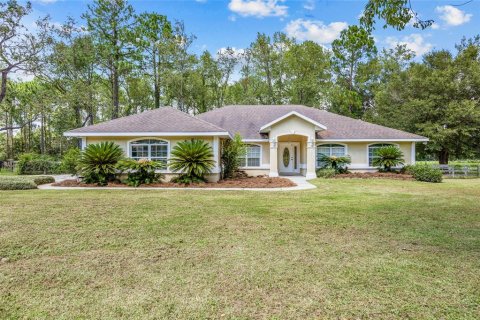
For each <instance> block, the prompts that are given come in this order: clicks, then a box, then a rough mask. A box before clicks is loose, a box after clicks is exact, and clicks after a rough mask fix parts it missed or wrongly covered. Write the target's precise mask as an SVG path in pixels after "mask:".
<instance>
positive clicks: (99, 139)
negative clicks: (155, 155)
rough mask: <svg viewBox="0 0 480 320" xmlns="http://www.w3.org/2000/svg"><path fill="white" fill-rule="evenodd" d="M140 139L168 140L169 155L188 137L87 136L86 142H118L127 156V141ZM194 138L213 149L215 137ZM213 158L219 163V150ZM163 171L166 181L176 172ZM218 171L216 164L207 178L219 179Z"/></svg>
mask: <svg viewBox="0 0 480 320" xmlns="http://www.w3.org/2000/svg"><path fill="white" fill-rule="evenodd" d="M142 139H161V140H165V141H168V142H169V149H168V152H169V156H170V151H171V150H172V148H173V147H175V146H176V145H177V144H178V142H181V141H185V140H189V139H190V138H188V137H148V136H145V137H138V138H136V137H87V138H86V144H87V145H89V144H92V143H99V142H102V141H113V142H114V143H116V144H118V145H119V146H120V148H122V150H123V152H124V154H125V156H129V152H128V144H129V142H130V141H134V140H142ZM195 139H200V140H203V141H205V142H207V143H208V144H209V145H210V146H211V147H212V149H214V139H215V138H214V137H201V136H200V137H195ZM218 148H219V149H220V141H218ZM215 155H216V157H215ZM214 159H215V160H216V162H217V164H219V163H220V152H217V153H216V154H215V152H214ZM164 171H165V174H166V180H167V181H168V180H170V179H171V178H173V177H174V176H176V174H173V173H172V172H171V171H170V170H169V169H167V170H164ZM219 172H220V168H219V166H218V167H216V168H214V170H212V174H211V175H210V176H209V177H207V178H208V179H209V180H212V181H217V180H218V179H219Z"/></svg>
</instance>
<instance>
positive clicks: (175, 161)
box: [169, 139, 215, 184]
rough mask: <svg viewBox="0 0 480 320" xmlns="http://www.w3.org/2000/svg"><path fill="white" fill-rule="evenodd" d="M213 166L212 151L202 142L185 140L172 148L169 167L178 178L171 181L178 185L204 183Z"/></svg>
mask: <svg viewBox="0 0 480 320" xmlns="http://www.w3.org/2000/svg"><path fill="white" fill-rule="evenodd" d="M214 166H215V161H214V160H213V151H212V147H210V145H209V144H208V143H207V142H205V141H203V140H197V139H192V140H186V141H183V142H179V143H178V144H177V145H176V146H175V147H173V149H172V152H171V158H170V163H169V167H170V169H171V170H172V171H173V172H178V173H180V176H178V177H177V178H175V179H174V180H173V181H174V182H178V183H185V184H190V183H200V182H206V179H205V176H206V175H207V174H209V173H210V172H212V169H213V167H214Z"/></svg>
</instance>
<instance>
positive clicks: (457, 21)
mask: <svg viewBox="0 0 480 320" xmlns="http://www.w3.org/2000/svg"><path fill="white" fill-rule="evenodd" d="M435 11H437V12H438V13H440V19H442V20H443V21H445V23H446V24H447V25H449V26H459V25H462V24H464V23H467V22H469V21H470V19H471V18H472V14H470V13H465V11H462V10H460V9H458V8H455V7H453V6H449V5H447V6H440V7H436V8H435Z"/></svg>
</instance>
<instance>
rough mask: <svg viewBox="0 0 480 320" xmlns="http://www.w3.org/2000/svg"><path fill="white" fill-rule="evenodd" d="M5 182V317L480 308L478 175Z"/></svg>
mask: <svg viewBox="0 0 480 320" xmlns="http://www.w3.org/2000/svg"><path fill="white" fill-rule="evenodd" d="M314 183H315V184H316V185H318V187H319V188H318V189H316V190H310V191H298V192H238V191H211V190H210V191H203V190H202V191H197V190H195V191H193V190H180V191H173V190H60V191H59V190H30V191H0V301H1V302H0V318H1V319H4V318H7V319H9V318H13V319H15V318H35V319H38V318H56V319H59V318H61V319H73V318H82V319H92V318H97V319H118V318H128V319H132V318H134V319H162V318H169V319H205V318H215V319H217V318H225V319H232V318H235V319H247V318H255V319H258V318H267V319H287V318H290V319H291V318H296V319H308V318H335V319H351V318H354V319H366V318H374V319H394V318H398V319H405V318H410V319H478V318H479V317H480V308H479V305H480V206H479V199H480V180H478V179H475V180H447V181H446V182H444V183H441V184H429V183H421V182H415V181H394V180H375V179H372V180H363V179H345V180H344V179H332V180H320V179H318V180H315V181H314Z"/></svg>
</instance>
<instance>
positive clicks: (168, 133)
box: [63, 132, 231, 138]
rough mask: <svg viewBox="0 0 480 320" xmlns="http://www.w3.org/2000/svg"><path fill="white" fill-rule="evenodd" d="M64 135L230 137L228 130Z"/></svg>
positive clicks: (70, 135) (70, 134) (67, 135)
mask: <svg viewBox="0 0 480 320" xmlns="http://www.w3.org/2000/svg"><path fill="white" fill-rule="evenodd" d="M63 135H64V136H65V137H138V136H141V137H192V136H193V137H198V136H214V137H228V138H231V136H230V134H229V133H228V132H79V133H76V132H65V133H64V134H63Z"/></svg>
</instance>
